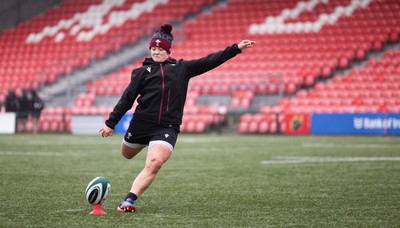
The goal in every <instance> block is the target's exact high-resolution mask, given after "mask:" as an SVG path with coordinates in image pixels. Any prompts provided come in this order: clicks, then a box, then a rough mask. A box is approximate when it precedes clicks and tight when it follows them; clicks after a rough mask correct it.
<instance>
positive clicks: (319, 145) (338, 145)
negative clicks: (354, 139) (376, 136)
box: [301, 142, 400, 149]
mask: <svg viewBox="0 0 400 228" xmlns="http://www.w3.org/2000/svg"><path fill="white" fill-rule="evenodd" d="M301 146H302V147H314V148H352V149H378V148H395V147H398V148H400V145H390V144H342V143H311V142H305V143H302V144H301Z"/></svg>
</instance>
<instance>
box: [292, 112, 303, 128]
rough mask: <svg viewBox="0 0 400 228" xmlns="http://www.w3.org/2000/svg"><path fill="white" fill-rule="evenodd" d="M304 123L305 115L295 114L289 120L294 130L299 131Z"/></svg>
mask: <svg viewBox="0 0 400 228" xmlns="http://www.w3.org/2000/svg"><path fill="white" fill-rule="evenodd" d="M303 123H304V116H303V115H294V116H293V117H292V119H291V120H290V122H289V128H290V130H292V131H297V130H299V129H300V128H301V126H302V125H303Z"/></svg>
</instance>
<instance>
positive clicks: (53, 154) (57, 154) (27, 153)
mask: <svg viewBox="0 0 400 228" xmlns="http://www.w3.org/2000/svg"><path fill="white" fill-rule="evenodd" d="M0 156H43V157H67V156H68V157H69V156H79V157H80V156H86V155H85V154H76V153H74V154H71V153H68V152H65V153H61V152H40V151H0Z"/></svg>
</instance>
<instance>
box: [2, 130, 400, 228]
mask: <svg viewBox="0 0 400 228" xmlns="http://www.w3.org/2000/svg"><path fill="white" fill-rule="evenodd" d="M121 140H122V135H114V136H113V137H110V138H101V137H100V136H97V135H89V136H86V135H85V136H72V135H57V134H55V135H27V134H20V135H1V136H0V176H1V188H0V189H1V190H0V191H1V194H0V197H1V198H0V199H1V200H0V208H1V209H0V227H400V137H374V136H368V137H361V136H354V137H345V136H335V137H332V136H293V137H290V136H269V135H190V134H186V135H185V134H181V135H180V136H179V138H178V143H177V145H176V148H175V150H174V152H173V155H172V157H171V158H170V160H169V161H168V162H167V163H166V164H165V166H164V167H163V168H162V169H161V171H160V173H159V175H158V176H157V178H156V180H155V182H153V185H151V186H150V187H149V189H148V190H147V191H146V192H145V193H144V194H143V196H142V197H141V198H140V199H139V200H138V201H137V202H136V207H137V212H135V213H132V214H119V213H117V212H115V208H116V206H117V204H118V203H119V201H121V200H122V199H123V197H124V196H125V194H126V193H127V191H128V190H129V189H130V185H131V182H132V180H133V178H134V177H135V176H136V174H137V173H138V172H139V171H140V170H141V169H142V168H143V165H144V159H145V155H146V152H145V151H143V152H142V153H141V154H139V155H138V156H137V157H135V158H134V159H132V160H126V159H123V158H122V156H121V155H120V142H121ZM100 175H102V176H105V177H107V178H108V179H109V180H110V183H111V186H112V188H111V194H110V195H109V198H108V199H107V201H105V202H104V204H103V209H104V211H106V212H107V215H105V216H100V215H96V216H95V215H90V214H89V213H90V212H91V210H92V207H91V206H90V205H89V204H88V203H86V201H85V198H84V192H85V188H86V185H87V184H88V183H89V182H90V180H92V179H93V178H94V177H96V176H100Z"/></svg>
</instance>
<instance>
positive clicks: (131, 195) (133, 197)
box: [125, 192, 138, 201]
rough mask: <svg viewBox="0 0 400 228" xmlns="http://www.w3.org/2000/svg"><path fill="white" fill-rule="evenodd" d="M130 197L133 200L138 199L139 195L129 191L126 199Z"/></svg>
mask: <svg viewBox="0 0 400 228" xmlns="http://www.w3.org/2000/svg"><path fill="white" fill-rule="evenodd" d="M128 198H129V199H131V200H133V201H136V200H137V198H138V197H137V196H136V195H135V193H132V192H129V193H128V194H127V195H126V197H125V200H126V199H128Z"/></svg>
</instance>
